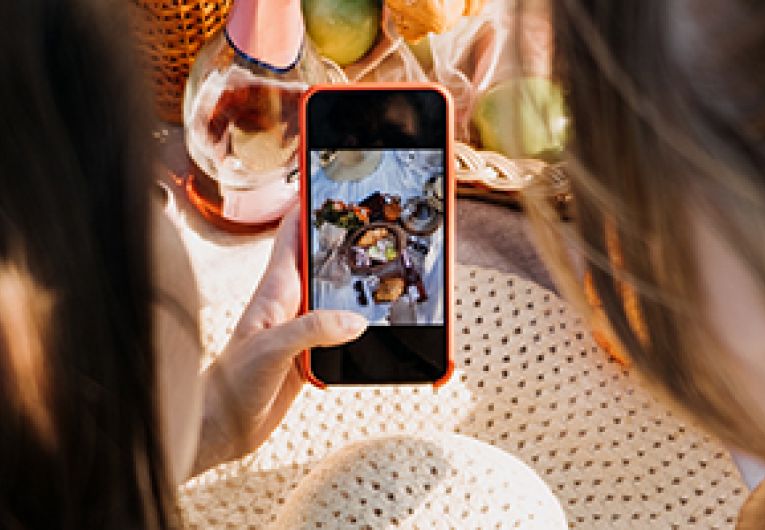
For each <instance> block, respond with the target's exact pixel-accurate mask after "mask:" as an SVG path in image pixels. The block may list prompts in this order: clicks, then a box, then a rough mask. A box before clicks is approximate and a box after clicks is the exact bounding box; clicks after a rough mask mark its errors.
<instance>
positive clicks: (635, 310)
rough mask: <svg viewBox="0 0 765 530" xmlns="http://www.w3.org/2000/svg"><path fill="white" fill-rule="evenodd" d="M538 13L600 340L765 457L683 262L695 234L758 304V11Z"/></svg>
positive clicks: (558, 9)
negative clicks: (561, 98) (560, 91)
mask: <svg viewBox="0 0 765 530" xmlns="http://www.w3.org/2000/svg"><path fill="white" fill-rule="evenodd" d="M551 4H552V7H553V12H554V16H553V19H554V35H555V51H556V55H557V60H556V64H557V66H558V74H559V75H560V78H561V81H562V84H563V87H564V91H565V94H566V100H567V104H568V107H569V109H570V113H571V128H572V130H571V133H572V134H571V137H572V138H573V141H572V144H571V146H570V157H569V160H568V164H569V169H570V175H571V176H572V181H573V183H572V185H573V189H574V196H575V214H574V215H575V218H576V225H577V230H576V234H571V236H572V239H573V240H575V241H578V243H579V244H580V247H579V248H580V249H581V250H582V255H583V256H584V268H585V270H586V271H587V272H589V273H590V275H591V277H592V280H593V281H592V284H593V286H594V291H595V292H596V293H597V296H598V298H599V299H600V300H601V301H602V303H603V307H604V310H605V314H606V317H607V319H608V321H609V323H610V327H611V329H612V330H613V331H614V332H615V335H616V336H617V337H618V340H619V341H620V342H621V343H622V345H623V346H624V347H625V348H626V350H627V351H628V352H629V355H630V358H631V360H632V361H633V362H634V364H635V365H636V366H637V367H638V368H640V369H641V370H642V371H643V372H644V373H646V374H648V375H649V376H650V377H651V379H652V380H654V381H657V382H659V383H661V384H662V386H663V387H664V388H665V389H666V390H668V392H669V393H670V394H671V395H672V396H673V397H674V398H675V399H676V400H677V401H679V402H680V403H682V404H683V405H685V406H686V407H687V408H688V409H690V410H691V411H693V412H694V413H695V414H696V415H697V417H698V418H700V419H701V420H702V421H704V422H705V423H706V424H707V426H709V427H710V428H711V429H712V430H713V431H714V432H716V433H717V434H718V435H720V436H721V437H723V438H724V439H725V440H727V441H729V442H732V443H734V444H736V445H738V446H740V447H743V448H745V449H748V450H749V451H751V452H753V453H756V454H758V455H759V456H761V457H762V456H765V417H763V411H762V409H761V407H760V405H761V404H757V403H756V402H755V400H754V397H753V395H752V392H750V390H751V389H746V388H744V387H743V386H742V385H741V384H740V381H741V370H742V366H741V365H737V364H736V362H737V361H736V359H735V358H734V356H733V355H732V354H731V352H729V351H726V348H725V347H724V346H723V343H722V339H721V338H720V337H718V336H716V335H715V333H713V332H712V331H711V330H713V329H714V326H713V325H712V324H713V323H712V322H710V321H709V318H710V317H709V313H707V312H706V310H707V309H708V300H707V299H706V296H707V293H708V286H706V285H705V284H704V282H703V281H702V279H701V276H700V270H699V262H698V258H697V256H698V253H697V248H695V247H694V244H695V243H694V241H698V239H695V238H697V237H698V233H699V231H698V227H699V223H700V220H701V221H703V222H705V223H707V225H708V226H709V227H711V229H712V230H714V231H715V232H716V233H717V234H719V235H720V236H721V239H722V240H724V241H725V242H726V244H728V245H729V246H730V250H731V252H732V253H733V254H734V255H735V256H736V257H737V258H738V259H739V260H740V261H741V262H742V263H744V264H745V265H746V267H747V268H748V271H749V272H750V273H751V275H752V277H753V278H754V281H755V282H756V283H757V285H758V288H759V294H760V295H763V294H765V240H763V233H765V232H763V227H765V169H763V168H765V70H763V68H762V65H763V64H765V32H764V31H763V27H764V26H763V24H765V9H764V7H763V4H762V3H761V2H753V1H750V0H695V1H694V0H672V1H665V0H618V1H613V0H561V1H560V2H552V3H551ZM533 203H538V204H541V201H534V200H531V201H530V202H529V204H533ZM544 208H545V207H544V206H541V207H540V208H532V209H531V211H532V212H533V215H534V216H535V217H536V219H537V220H543V221H545V222H542V223H537V226H538V227H540V230H539V232H538V235H539V236H540V240H542V241H544V242H545V243H544V245H543V247H545V248H546V249H547V250H546V253H547V255H548V257H550V258H551V259H550V263H551V266H552V267H553V268H555V269H558V270H557V273H558V278H559V284H560V285H562V286H564V290H566V291H567V293H568V294H569V295H570V296H571V297H572V298H576V296H575V292H576V290H577V288H576V285H575V284H576V283H577V279H576V277H575V275H574V274H572V272H571V267H568V270H564V269H566V267H561V266H560V264H561V262H563V261H565V259H566V253H565V252H562V251H561V247H562V246H563V245H562V238H561V237H560V233H558V234H555V232H556V229H551V228H550V227H552V226H553V225H552V223H551V222H549V221H550V219H551V218H552V216H551V215H550V214H549V212H548V213H544ZM540 212H543V213H541V214H540ZM716 281H719V282H725V281H726V278H719V279H717V280H716ZM579 291H580V292H581V289H579ZM572 293H573V294H572Z"/></svg>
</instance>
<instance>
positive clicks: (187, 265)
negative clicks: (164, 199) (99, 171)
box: [151, 200, 199, 327]
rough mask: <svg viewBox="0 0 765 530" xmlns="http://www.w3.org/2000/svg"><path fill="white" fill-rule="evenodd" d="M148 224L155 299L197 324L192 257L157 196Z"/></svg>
mask: <svg viewBox="0 0 765 530" xmlns="http://www.w3.org/2000/svg"><path fill="white" fill-rule="evenodd" d="M151 227H152V228H151V230H152V236H151V241H152V256H153V259H152V272H153V275H154V288H155V293H156V297H155V298H156V300H155V301H156V302H157V303H159V304H160V305H162V306H163V307H166V308H167V309H169V310H171V312H173V313H176V314H177V317H178V318H179V319H181V320H183V321H185V323H187V324H190V325H193V326H194V327H197V321H198V312H199V295H198V290H197V283H196V277H195V276H194V272H193V269H192V265H191V260H190V259H189V255H188V252H187V251H186V247H185V245H184V243H183V240H182V239H181V236H180V233H179V230H178V228H177V227H176V226H175V224H174V223H173V221H172V220H171V219H170V216H169V215H168V212H167V211H166V208H165V207H164V206H163V204H162V203H161V202H160V201H159V200H155V201H153V205H152V223H151Z"/></svg>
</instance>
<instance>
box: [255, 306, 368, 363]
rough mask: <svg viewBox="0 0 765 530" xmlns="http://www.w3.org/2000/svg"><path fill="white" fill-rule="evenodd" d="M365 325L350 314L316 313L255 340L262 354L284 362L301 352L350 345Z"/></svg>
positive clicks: (366, 323) (281, 326)
mask: <svg viewBox="0 0 765 530" xmlns="http://www.w3.org/2000/svg"><path fill="white" fill-rule="evenodd" d="M367 325H368V322H367V319H366V318H364V317H363V316H361V315H359V314H358V313H354V312H352V311H329V310H317V311H312V312H310V313H307V314H305V315H302V316H300V317H297V318H295V319H293V320H290V321H289V322H286V323H284V324H281V325H279V326H275V327H273V328H271V329H268V330H265V331H261V332H259V333H258V334H257V335H256V336H255V337H254V338H255V339H256V340H257V341H258V342H260V344H259V349H261V352H263V353H266V352H267V353H269V354H271V355H273V356H275V357H277V358H278V360H287V359H292V358H293V357H294V356H295V355H296V354H298V353H299V352H301V351H303V350H308V349H310V348H315V347H317V346H338V345H340V344H344V343H346V342H350V341H352V340H354V339H356V338H358V337H359V336H360V335H361V334H362V333H363V332H364V330H366V328H367ZM274 360H277V359H274Z"/></svg>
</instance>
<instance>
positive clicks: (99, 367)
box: [0, 0, 174, 530]
mask: <svg viewBox="0 0 765 530" xmlns="http://www.w3.org/2000/svg"><path fill="white" fill-rule="evenodd" d="M122 4H123V3H121V2H117V1H111V0H25V1H23V2H21V1H12V2H5V3H4V4H3V31H2V32H0V79H2V82H0V130H2V139H1V140H0V528H3V529H11V530H15V529H23V530H38V529H39V530H57V529H62V530H64V529H66V530H68V529H71V530H75V529H76V530H87V529H99V530H100V529H105V528H108V529H117V530H118V529H131V530H135V529H164V528H168V527H170V526H172V525H173V520H174V517H173V514H174V510H173V508H172V506H173V498H172V494H171V492H172V489H171V487H170V484H169V483H168V473H167V471H166V466H165V457H164V449H163V446H162V440H161V439H160V434H159V433H160V429H159V421H158V403H157V395H158V393H157V383H156V379H157V377H156V363H155V355H154V350H153V346H152V322H151V318H152V317H151V315H152V311H151V303H152V285H151V276H150V274H151V273H150V248H149V242H150V226H149V222H150V211H149V210H150V197H149V195H150V193H151V189H152V188H151V181H150V178H151V175H152V170H153V157H152V153H151V145H150V144H149V141H150V136H149V132H150V125H151V123H150V121H149V118H148V117H147V115H146V109H147V108H148V106H147V104H146V103H145V102H144V100H143V95H144V94H143V87H142V86H140V83H137V82H136V76H137V75H139V74H138V72H139V69H138V68H137V67H136V66H135V64H134V63H133V62H132V60H131V58H132V49H131V47H130V46H129V43H127V42H125V39H126V38H127V36H128V33H129V30H128V25H127V19H126V17H125V16H124V14H123V11H124V9H123V8H121V5H122Z"/></svg>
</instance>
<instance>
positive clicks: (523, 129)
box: [472, 77, 568, 162]
mask: <svg viewBox="0 0 765 530" xmlns="http://www.w3.org/2000/svg"><path fill="white" fill-rule="evenodd" d="M472 124H473V126H474V127H475V129H476V132H477V133H478V136H479V139H480V143H481V146H482V147H483V148H485V149H488V150H490V151H497V152H499V153H502V154H504V155H506V156H508V157H510V158H540V159H542V160H545V161H547V162H556V161H558V160H560V158H561V157H562V154H563V149H564V147H565V144H566V135H567V129H568V116H567V113H566V108H565V105H564V102H563V94H562V92H561V89H560V87H559V86H558V85H557V84H556V83H554V82H552V81H550V80H548V79H545V78H542V77H521V78H518V79H512V80H509V81H505V82H502V83H500V84H499V85H497V86H495V87H494V88H492V89H490V90H489V91H488V92H486V93H485V94H483V95H481V97H479V98H478V101H477V102H476V104H475V107H474V108H473V114H472Z"/></svg>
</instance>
